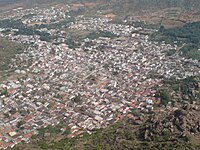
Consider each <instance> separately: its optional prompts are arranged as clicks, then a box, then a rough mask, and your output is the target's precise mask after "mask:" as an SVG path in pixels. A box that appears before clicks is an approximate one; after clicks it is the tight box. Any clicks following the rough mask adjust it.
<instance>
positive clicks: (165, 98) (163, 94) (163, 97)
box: [160, 90, 172, 105]
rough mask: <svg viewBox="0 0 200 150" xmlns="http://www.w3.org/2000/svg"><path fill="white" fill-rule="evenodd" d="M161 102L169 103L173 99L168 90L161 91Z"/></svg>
mask: <svg viewBox="0 0 200 150" xmlns="http://www.w3.org/2000/svg"><path fill="white" fill-rule="evenodd" d="M160 98H161V104H163V105H167V104H168V102H170V101H171V100H172V97H171V95H170V93H169V92H168V91H167V90H161V91H160Z"/></svg>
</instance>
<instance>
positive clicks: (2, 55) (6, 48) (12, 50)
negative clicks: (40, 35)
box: [0, 39, 25, 71]
mask: <svg viewBox="0 0 200 150" xmlns="http://www.w3.org/2000/svg"><path fill="white" fill-rule="evenodd" d="M24 48H25V47H24V46H23V45H21V44H19V43H15V42H11V41H8V40H6V39H0V64H1V65H0V71H3V70H7V69H9V64H10V62H11V59H12V58H14V57H15V55H16V54H19V53H21V52H23V49H24Z"/></svg>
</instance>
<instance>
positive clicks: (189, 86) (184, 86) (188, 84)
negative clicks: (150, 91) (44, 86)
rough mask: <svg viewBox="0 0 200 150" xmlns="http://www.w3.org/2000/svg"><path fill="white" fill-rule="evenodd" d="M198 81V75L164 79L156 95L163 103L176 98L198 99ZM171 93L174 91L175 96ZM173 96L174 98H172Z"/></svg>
mask: <svg viewBox="0 0 200 150" xmlns="http://www.w3.org/2000/svg"><path fill="white" fill-rule="evenodd" d="M199 83H200V77H187V78H186V79H181V80H176V79H166V80H164V85H163V86H162V87H161V88H160V89H159V92H158V93H159V94H158V96H159V97H160V98H161V103H162V104H163V105H167V104H168V102H174V101H177V99H178V100H180V101H181V102H184V101H185V102H192V101H198V100H199V98H200V92H199V89H200V87H199ZM172 93H175V95H176V96H175V95H174V94H172ZM177 95H178V96H177ZM174 97H176V98H175V99H174Z"/></svg>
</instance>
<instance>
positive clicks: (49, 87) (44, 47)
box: [0, 5, 200, 149]
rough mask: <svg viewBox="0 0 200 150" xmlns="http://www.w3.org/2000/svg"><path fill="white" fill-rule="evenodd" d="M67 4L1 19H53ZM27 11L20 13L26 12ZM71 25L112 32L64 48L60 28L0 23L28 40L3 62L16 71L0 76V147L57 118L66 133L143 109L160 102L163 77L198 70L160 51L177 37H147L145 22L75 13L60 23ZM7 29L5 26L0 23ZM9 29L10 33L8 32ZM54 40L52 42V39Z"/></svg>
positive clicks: (21, 40)
mask: <svg viewBox="0 0 200 150" xmlns="http://www.w3.org/2000/svg"><path fill="white" fill-rule="evenodd" d="M70 11H72V8H71V6H68V5H66V6H55V7H51V8H49V9H47V8H43V9H41V8H32V9H25V10H24V9H16V10H14V15H13V14H12V15H10V16H7V18H2V20H4V19H14V20H15V19H21V21H22V23H23V25H25V26H31V27H32V28H33V29H34V27H35V26H37V25H40V26H42V25H47V24H51V25H52V24H56V23H58V24H59V22H62V21H63V20H66V19H70V18H71V16H70ZM25 16H26V17H25ZM63 26H64V28H68V29H70V30H75V31H89V32H100V31H101V32H106V33H107V32H109V33H111V34H112V35H113V36H112V37H106V36H102V37H98V38H95V39H90V38H85V39H83V40H82V41H79V43H78V46H77V47H75V48H70V46H69V45H68V44H67V43H66V42H65V41H66V37H65V35H67V31H64V30H63V28H62V29H59V28H55V29H51V28H48V26H44V28H42V27H41V28H40V29H36V31H40V32H45V33H48V34H49V35H50V36H58V38H57V39H54V40H53V41H45V40H41V36H40V35H38V34H36V33H35V34H33V35H24V34H15V32H17V31H18V30H19V29H16V28H9V27H8V28H1V29H0V31H1V33H0V36H1V37H6V38H7V39H9V40H11V41H15V42H18V43H22V44H25V45H27V47H26V49H25V50H24V52H23V53H21V54H17V55H16V57H15V58H14V59H12V63H11V64H10V69H11V70H13V71H14V74H15V75H16V76H17V78H15V79H9V80H6V81H3V82H1V83H0V89H1V91H4V92H5V93H6V94H2V93H1V96H0V109H1V112H0V149H7V148H10V147H11V148H12V147H14V146H15V145H16V144H18V143H20V142H22V141H24V142H30V140H31V137H32V136H33V135H37V133H38V132H37V130H38V129H40V128H45V127H47V126H49V125H51V126H55V125H58V124H59V123H61V122H64V123H65V124H66V127H69V128H70V129H71V130H70V134H69V135H68V138H73V137H74V136H76V135H80V134H82V133H85V132H87V133H89V134H91V133H92V131H93V129H100V128H105V127H107V126H108V125H110V124H112V123H114V122H116V121H118V120H120V119H122V118H123V117H125V116H128V117H133V116H132V115H131V113H130V112H131V111H132V110H134V109H138V110H140V111H141V112H150V111H151V110H153V109H154V104H155V103H158V102H159V98H156V97H155V94H156V87H159V86H162V80H163V79H164V78H176V79H183V78H186V77H188V76H194V75H199V74H200V68H199V65H200V63H199V62H198V61H197V60H192V59H187V58H184V57H182V56H180V55H179V54H177V53H175V54H173V55H170V56H168V55H167V52H168V51H170V50H172V49H175V50H177V51H178V49H179V47H178V46H177V45H170V44H167V43H165V42H162V43H159V42H155V41H151V40H150V37H149V35H148V34H142V33H141V32H140V31H144V30H148V29H145V28H142V27H135V26H134V24H133V25H126V24H117V23H113V22H112V19H111V18H106V17H99V18H94V17H85V16H77V17H75V19H74V20H73V21H72V22H69V23H68V24H67V25H63ZM6 30H9V31H10V33H9V34H5V32H4V31H6ZM13 32H14V33H13ZM56 42H57V43H56Z"/></svg>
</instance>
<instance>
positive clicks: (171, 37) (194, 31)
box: [152, 22, 200, 60]
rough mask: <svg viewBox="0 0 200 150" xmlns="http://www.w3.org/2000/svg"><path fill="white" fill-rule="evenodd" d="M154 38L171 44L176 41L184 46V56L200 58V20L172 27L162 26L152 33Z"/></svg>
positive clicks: (182, 50) (182, 51) (182, 48)
mask: <svg viewBox="0 0 200 150" xmlns="http://www.w3.org/2000/svg"><path fill="white" fill-rule="evenodd" d="M152 39H155V40H157V41H165V42H167V43H170V44H175V43H176V44H178V45H179V46H182V47H181V49H180V51H181V53H182V55H183V56H185V57H187V58H192V59H196V60H200V50H199V49H200V22H194V23H189V24H186V25H184V26H183V27H177V28H172V29H165V28H164V27H163V26H162V27H160V29H159V31H158V32H156V33H155V34H153V35H152ZM170 54H171V53H170Z"/></svg>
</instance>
